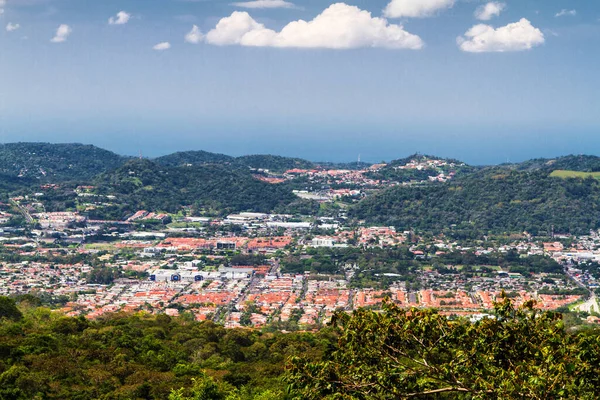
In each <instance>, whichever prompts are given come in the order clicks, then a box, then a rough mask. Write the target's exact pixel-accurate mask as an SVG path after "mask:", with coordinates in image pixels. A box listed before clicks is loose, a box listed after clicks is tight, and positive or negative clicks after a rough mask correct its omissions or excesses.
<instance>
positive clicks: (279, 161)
mask: <svg viewBox="0 0 600 400" xmlns="http://www.w3.org/2000/svg"><path fill="white" fill-rule="evenodd" d="M235 163H236V164H237V165H242V166H246V167H249V168H257V169H258V168H260V169H268V170H269V171H273V172H284V171H287V170H290V169H294V168H301V169H308V168H314V167H315V164H314V163H312V162H310V161H307V160H303V159H301V158H291V157H282V156H273V155H265V154H257V155H250V156H242V157H238V158H236V159H235Z"/></svg>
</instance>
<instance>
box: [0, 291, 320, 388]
mask: <svg viewBox="0 0 600 400" xmlns="http://www.w3.org/2000/svg"><path fill="white" fill-rule="evenodd" d="M20 307H21V308H22V309H23V313H21V312H20V311H19V310H18V309H16V307H15V306H14V302H13V301H12V300H9V299H7V298H5V297H0V399H3V400H5V399H6V400H8V399H15V400H17V399H18V400H20V399H23V400H31V399H61V400H62V399H82V400H83V399H167V398H168V397H169V395H170V393H171V392H172V391H173V390H177V391H178V394H177V395H175V394H174V395H173V396H172V398H174V399H178V398H188V396H192V394H193V393H194V392H195V393H196V395H197V396H194V397H191V398H194V399H215V400H218V399H223V400H224V399H225V397H226V396H230V397H227V398H228V399H230V400H236V399H239V400H245V399H257V400H258V399H264V400H267V399H272V400H275V399H285V395H284V389H285V388H284V384H283V382H282V381H281V379H280V376H281V375H282V374H283V372H284V363H285V361H286V359H287V358H288V357H289V356H292V355H295V354H306V355H308V356H311V355H312V357H314V358H316V357H317V356H318V355H319V354H320V353H321V352H322V351H323V350H324V349H325V348H326V347H327V346H328V345H329V343H330V342H331V339H330V338H329V336H328V335H327V333H326V332H323V333H320V334H317V335H314V334H310V333H296V334H287V335H285V334H281V333H267V332H264V333H263V332H260V331H255V330H246V329H225V328H223V327H222V326H219V325H216V324H214V323H212V322H195V321H193V319H192V318H191V317H190V318H187V317H180V318H173V319H172V318H170V317H168V316H166V315H159V316H149V315H143V314H139V315H127V316H126V315H114V316H111V317H108V318H105V319H102V320H98V321H88V320H86V319H84V318H67V317H63V316H61V315H60V314H57V313H54V312H51V311H50V310H48V309H45V308H36V307H32V306H30V305H28V304H26V303H25V302H22V303H21V305H20ZM193 379H194V380H195V381H196V385H195V388H194V390H191V388H192V387H193V386H194V384H193ZM179 388H183V390H181V391H179V390H178V389H179ZM207 393H211V395H210V396H209V397H201V396H202V395H204V396H206V395H207Z"/></svg>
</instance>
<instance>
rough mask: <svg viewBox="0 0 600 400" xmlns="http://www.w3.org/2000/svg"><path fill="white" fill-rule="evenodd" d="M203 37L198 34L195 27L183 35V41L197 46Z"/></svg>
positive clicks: (200, 33)
mask: <svg viewBox="0 0 600 400" xmlns="http://www.w3.org/2000/svg"><path fill="white" fill-rule="evenodd" d="M203 38H204V35H203V34H202V32H200V28H198V26H197V25H194V26H193V27H192V30H191V31H189V32H188V33H187V34H186V35H185V41H186V42H188V43H192V44H198V43H200V42H201V41H202V39H203Z"/></svg>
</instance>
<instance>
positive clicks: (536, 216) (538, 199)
mask: <svg viewBox="0 0 600 400" xmlns="http://www.w3.org/2000/svg"><path fill="white" fill-rule="evenodd" d="M350 214H351V215H352V216H354V217H356V218H359V219H366V220H367V221H369V222H371V223H376V224H384V225H395V226H396V227H398V228H401V229H410V228H415V229H422V230H428V231H442V230H444V229H457V230H461V229H469V230H473V229H474V230H480V231H484V232H485V231H489V232H523V231H528V232H529V233H532V234H537V233H547V232H551V231H552V227H554V230H555V232H569V233H587V232H589V230H590V229H598V228H599V227H600V182H598V181H597V180H596V179H556V178H552V177H550V176H549V174H548V172H545V171H539V170H536V171H533V172H529V171H514V170H509V169H506V168H488V169H485V170H483V171H480V172H476V173H473V174H469V175H466V176H463V177H462V178H458V179H456V180H454V181H452V182H450V183H446V184H435V185H425V186H412V187H394V188H391V189H388V190H385V191H383V192H382V193H380V194H376V195H374V196H371V197H368V198H367V199H365V200H363V201H361V202H360V203H359V204H357V205H356V206H355V207H354V208H352V209H351V210H350Z"/></svg>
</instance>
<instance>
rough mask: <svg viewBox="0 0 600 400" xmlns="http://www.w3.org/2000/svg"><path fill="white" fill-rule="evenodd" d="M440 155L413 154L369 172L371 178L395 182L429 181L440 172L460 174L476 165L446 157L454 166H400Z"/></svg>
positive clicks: (471, 169)
mask: <svg viewBox="0 0 600 400" xmlns="http://www.w3.org/2000/svg"><path fill="white" fill-rule="evenodd" d="M438 159H440V158H439V157H434V156H427V155H422V154H413V155H412V156H408V157H405V158H401V159H398V160H393V161H391V162H390V163H389V164H387V165H386V166H385V167H383V168H381V169H380V170H378V171H373V172H370V173H369V174H368V176H369V177H370V178H373V179H382V180H388V181H393V182H411V181H415V182H420V181H427V180H428V179H429V177H433V176H437V175H439V174H440V173H444V174H445V175H450V174H451V173H454V174H456V175H458V176H460V175H463V174H467V173H470V172H473V171H474V170H475V168H474V167H471V166H469V165H465V164H464V163H463V162H461V161H458V160H454V159H445V160H443V161H446V162H447V163H448V164H454V165H453V166H450V165H444V166H440V167H436V168H424V169H401V168H399V167H402V166H405V165H407V164H408V163H410V162H413V161H418V162H425V161H427V160H438Z"/></svg>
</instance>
